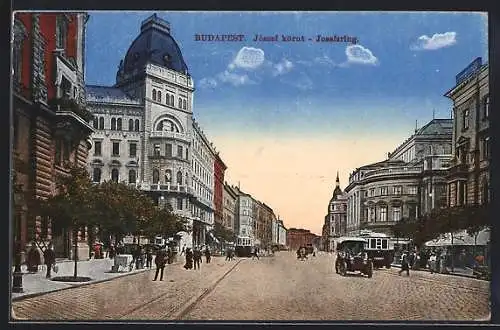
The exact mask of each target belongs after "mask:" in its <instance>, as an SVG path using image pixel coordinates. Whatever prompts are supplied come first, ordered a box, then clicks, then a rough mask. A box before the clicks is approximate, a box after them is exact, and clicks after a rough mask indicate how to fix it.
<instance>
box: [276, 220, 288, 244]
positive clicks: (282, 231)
mask: <svg viewBox="0 0 500 330" xmlns="http://www.w3.org/2000/svg"><path fill="white" fill-rule="evenodd" d="M278 246H279V248H280V249H286V248H287V247H288V230H287V229H286V228H285V225H284V223H283V220H278Z"/></svg>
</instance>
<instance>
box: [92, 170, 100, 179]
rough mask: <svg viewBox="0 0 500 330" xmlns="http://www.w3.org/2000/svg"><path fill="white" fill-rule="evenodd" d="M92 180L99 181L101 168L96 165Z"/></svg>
mask: <svg viewBox="0 0 500 330" xmlns="http://www.w3.org/2000/svg"><path fill="white" fill-rule="evenodd" d="M92 181H93V182H101V169H100V168H98V167H95V168H94V171H93V173H92Z"/></svg>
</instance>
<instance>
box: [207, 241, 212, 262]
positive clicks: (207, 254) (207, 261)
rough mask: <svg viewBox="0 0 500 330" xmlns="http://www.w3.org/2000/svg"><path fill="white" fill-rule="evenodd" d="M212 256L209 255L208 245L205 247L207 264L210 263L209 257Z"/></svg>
mask: <svg viewBox="0 0 500 330" xmlns="http://www.w3.org/2000/svg"><path fill="white" fill-rule="evenodd" d="M211 258H212V256H211V255H210V249H209V248H208V245H207V246H206V247H205V259H206V261H207V264H209V263H210V259H211Z"/></svg>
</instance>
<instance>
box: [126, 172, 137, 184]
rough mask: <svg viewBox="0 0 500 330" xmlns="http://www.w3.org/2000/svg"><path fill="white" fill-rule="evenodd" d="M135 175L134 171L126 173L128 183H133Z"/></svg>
mask: <svg viewBox="0 0 500 330" xmlns="http://www.w3.org/2000/svg"><path fill="white" fill-rule="evenodd" d="M135 179H136V174H135V170H130V171H128V183H135Z"/></svg>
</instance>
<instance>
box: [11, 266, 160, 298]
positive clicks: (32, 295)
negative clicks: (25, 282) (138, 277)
mask: <svg viewBox="0 0 500 330" xmlns="http://www.w3.org/2000/svg"><path fill="white" fill-rule="evenodd" d="M148 270H152V269H141V270H139V271H137V272H134V273H131V272H128V273H125V274H120V275H117V276H114V277H111V278H105V279H102V280H96V281H89V282H84V283H78V284H73V285H71V286H69V287H67V288H60V289H55V290H51V291H44V292H33V293H28V294H25V295H22V296H19V297H12V296H11V301H12V302H14V301H21V300H24V299H28V298H34V297H38V296H43V295H45V294H49V293H53V292H59V291H63V290H68V289H74V288H79V287H82V286H86V285H91V284H97V283H103V282H108V281H111V280H114V279H117V278H121V277H125V276H130V275H134V274H140V273H143V272H145V271H148Z"/></svg>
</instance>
